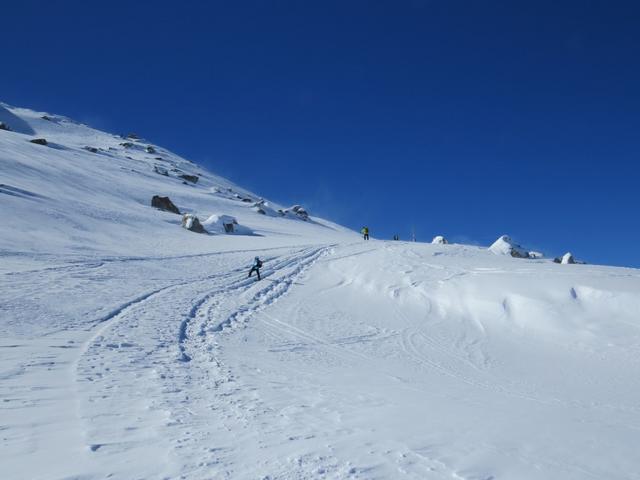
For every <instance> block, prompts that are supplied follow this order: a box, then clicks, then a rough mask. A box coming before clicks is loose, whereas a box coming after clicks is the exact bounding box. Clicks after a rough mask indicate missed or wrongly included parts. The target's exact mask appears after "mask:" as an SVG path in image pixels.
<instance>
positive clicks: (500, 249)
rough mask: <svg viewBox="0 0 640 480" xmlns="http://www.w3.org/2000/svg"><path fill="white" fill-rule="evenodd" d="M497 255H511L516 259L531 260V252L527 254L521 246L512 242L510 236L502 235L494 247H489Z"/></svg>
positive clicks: (494, 243)
mask: <svg viewBox="0 0 640 480" xmlns="http://www.w3.org/2000/svg"><path fill="white" fill-rule="evenodd" d="M489 250H491V251H492V252H493V253H495V254H496V255H510V256H512V257H514V258H529V257H530V255H529V252H527V251H526V250H525V249H524V248H522V247H521V246H520V245H518V244H517V243H515V242H514V241H513V240H511V237H509V236H508V235H502V236H501V237H500V238H498V239H497V240H496V241H495V242H493V245H491V246H490V247H489Z"/></svg>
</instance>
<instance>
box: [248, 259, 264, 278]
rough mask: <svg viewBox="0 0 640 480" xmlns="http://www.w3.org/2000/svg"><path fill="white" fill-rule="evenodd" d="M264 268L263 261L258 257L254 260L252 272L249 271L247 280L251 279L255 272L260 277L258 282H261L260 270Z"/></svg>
mask: <svg viewBox="0 0 640 480" xmlns="http://www.w3.org/2000/svg"><path fill="white" fill-rule="evenodd" d="M261 268H262V260H260V259H259V258H258V257H256V258H255V259H254V260H253V266H252V267H251V270H249V275H248V276H247V278H249V277H250V276H251V275H252V274H253V272H256V274H257V275H258V280H260V269H261Z"/></svg>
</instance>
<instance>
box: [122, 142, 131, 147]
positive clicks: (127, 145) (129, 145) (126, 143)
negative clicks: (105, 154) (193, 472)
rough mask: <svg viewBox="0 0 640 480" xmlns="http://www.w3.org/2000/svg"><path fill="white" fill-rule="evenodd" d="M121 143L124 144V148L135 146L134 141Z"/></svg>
mask: <svg viewBox="0 0 640 480" xmlns="http://www.w3.org/2000/svg"><path fill="white" fill-rule="evenodd" d="M120 145H122V146H123V147H124V148H132V147H133V143H131V142H122V143H121V144H120Z"/></svg>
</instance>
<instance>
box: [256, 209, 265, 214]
mask: <svg viewBox="0 0 640 480" xmlns="http://www.w3.org/2000/svg"><path fill="white" fill-rule="evenodd" d="M256 213H259V214H260V215H266V214H267V212H265V211H264V210H263V209H262V208H260V207H256Z"/></svg>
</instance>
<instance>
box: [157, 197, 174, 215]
mask: <svg viewBox="0 0 640 480" xmlns="http://www.w3.org/2000/svg"><path fill="white" fill-rule="evenodd" d="M151 206H152V207H155V208H158V209H160V210H164V211H166V212H171V213H176V214H178V215H180V210H178V207H176V206H175V205H174V204H173V202H172V201H171V199H170V198H169V197H161V196H159V195H154V196H153V198H152V199H151Z"/></svg>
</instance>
